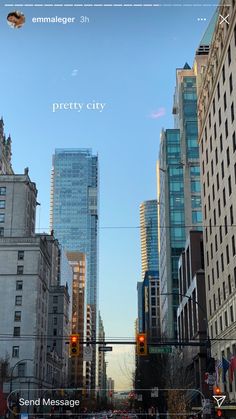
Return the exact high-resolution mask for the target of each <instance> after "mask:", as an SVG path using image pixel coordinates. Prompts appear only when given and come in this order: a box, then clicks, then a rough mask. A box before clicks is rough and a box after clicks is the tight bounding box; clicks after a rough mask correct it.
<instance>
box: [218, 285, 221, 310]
mask: <svg viewBox="0 0 236 419" xmlns="http://www.w3.org/2000/svg"><path fill="white" fill-rule="evenodd" d="M218 303H219V306H220V305H221V297H220V288H218Z"/></svg>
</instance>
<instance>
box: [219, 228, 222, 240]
mask: <svg viewBox="0 0 236 419" xmlns="http://www.w3.org/2000/svg"><path fill="white" fill-rule="evenodd" d="M219 235H220V243H222V227H221V226H220V228H219Z"/></svg>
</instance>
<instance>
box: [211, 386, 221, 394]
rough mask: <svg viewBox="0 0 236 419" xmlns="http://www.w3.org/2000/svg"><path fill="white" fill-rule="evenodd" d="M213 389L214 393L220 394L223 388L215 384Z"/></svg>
mask: <svg viewBox="0 0 236 419" xmlns="http://www.w3.org/2000/svg"><path fill="white" fill-rule="evenodd" d="M213 390H214V394H216V395H220V394H221V389H220V387H218V386H215V387H214V389H213Z"/></svg>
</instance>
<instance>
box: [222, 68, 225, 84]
mask: <svg viewBox="0 0 236 419" xmlns="http://www.w3.org/2000/svg"><path fill="white" fill-rule="evenodd" d="M222 80H223V83H224V82H225V66H224V65H223V68H222Z"/></svg>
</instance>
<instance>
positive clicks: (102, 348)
mask: <svg viewBox="0 0 236 419" xmlns="http://www.w3.org/2000/svg"><path fill="white" fill-rule="evenodd" d="M98 350H99V352H110V351H112V346H99V348H98Z"/></svg>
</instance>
